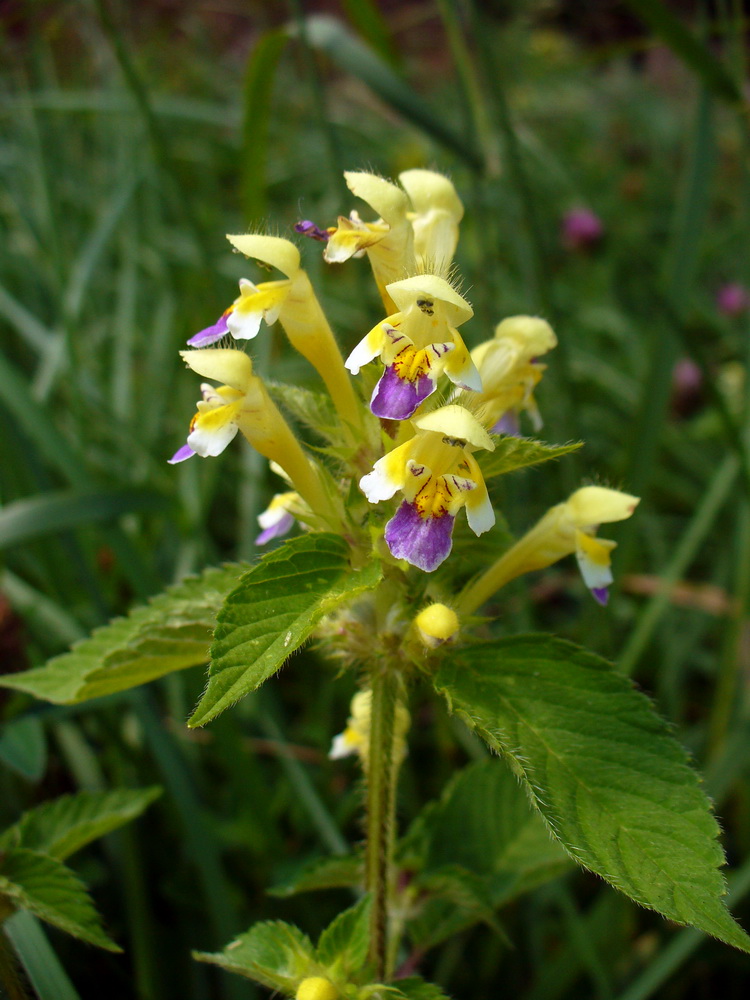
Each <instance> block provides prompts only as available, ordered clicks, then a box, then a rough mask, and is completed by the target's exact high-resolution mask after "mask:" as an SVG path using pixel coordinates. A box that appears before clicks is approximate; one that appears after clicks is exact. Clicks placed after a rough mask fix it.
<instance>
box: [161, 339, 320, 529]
mask: <svg viewBox="0 0 750 1000" xmlns="http://www.w3.org/2000/svg"><path fill="white" fill-rule="evenodd" d="M180 354H181V356H182V358H183V360H184V361H185V364H186V365H187V366H188V368H192V370H193V371H194V372H196V373H197V374H198V375H203V376H204V378H210V379H213V380H214V381H218V382H223V383H225V384H224V385H220V386H219V387H218V388H214V387H213V386H211V385H209V384H208V383H204V384H203V385H202V386H201V390H202V393H203V398H202V399H201V400H200V401H199V402H198V407H197V409H198V412H197V413H196V414H195V416H194V417H193V419H192V421H191V423H190V433H189V434H188V438H187V443H186V444H185V445H183V446H182V448H180V449H179V451H177V452H176V454H175V455H173V457H172V458H171V459H170V462H171V463H172V464H175V463H177V462H184V461H185V460H186V459H188V458H191V457H192V456H193V455H201V456H202V457H204V458H205V457H208V456H214V455H220V454H221V452H223V451H224V449H225V448H226V447H227V445H228V444H229V442H230V441H231V440H232V439H233V438H234V437H235V435H236V434H237V432H238V431H241V432H242V434H243V435H244V436H245V437H246V438H247V440H248V441H249V442H250V444H251V445H252V446H253V447H254V448H255V450H256V451H259V452H260V454H261V455H264V456H265V457H266V458H268V459H270V460H272V461H274V462H276V463H278V465H279V466H281V468H282V469H283V470H284V472H285V473H286V475H287V476H288V477H289V479H290V480H291V482H292V483H293V484H294V487H295V489H296V491H297V492H298V493H299V494H300V496H302V497H303V498H304V500H305V501H306V502H307V503H308V504H309V506H310V508H311V509H312V510H313V511H314V512H315V513H317V514H319V515H323V516H325V515H326V514H327V513H328V512H329V508H330V500H329V499H328V498H327V494H326V492H325V490H324V489H323V486H322V483H321V480H320V477H319V475H318V472H317V469H316V467H315V466H314V465H313V463H312V462H311V461H310V460H309V459H308V457H307V455H305V453H304V451H303V450H302V448H301V447H300V445H299V442H298V441H297V439H296V438H295V436H294V434H293V433H292V431H291V430H290V428H289V425H288V424H287V422H286V421H285V420H284V418H283V417H282V415H281V413H279V410H278V408H277V407H276V404H275V403H274V402H273V400H272V399H271V397H270V396H269V395H268V390H267V389H266V387H265V386H264V385H263V382H262V380H261V379H259V378H258V376H257V375H254V374H253V364H252V361H251V360H250V358H249V357H248V356H247V355H246V354H245V353H244V352H243V351H236V350H231V349H228V348H207V349H204V350H195V351H180Z"/></svg>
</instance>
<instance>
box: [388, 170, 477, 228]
mask: <svg viewBox="0 0 750 1000" xmlns="http://www.w3.org/2000/svg"><path fill="white" fill-rule="evenodd" d="M398 179H399V180H400V181H401V184H402V185H403V187H404V190H405V191H406V193H407V194H408V195H409V197H410V198H411V203H412V205H413V206H414V210H415V211H416V212H419V213H420V214H424V213H426V212H429V211H430V209H432V208H442V209H444V210H445V211H446V212H448V213H449V215H451V216H452V217H453V218H454V219H455V221H456V222H460V221H461V219H462V218H463V214H464V206H463V205H462V203H461V199H460V198H459V197H458V195H457V194H456V189H455V188H454V186H453V183H452V182H451V181H450V180H449V179H448V178H447V177H444V176H443V174H438V173H436V172H435V171H434V170H404V171H403V172H402V173H400V174H399V175H398Z"/></svg>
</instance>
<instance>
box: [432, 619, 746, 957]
mask: <svg viewBox="0 0 750 1000" xmlns="http://www.w3.org/2000/svg"><path fill="white" fill-rule="evenodd" d="M435 686H436V688H437V689H438V690H439V691H440V692H441V693H442V694H444V695H445V696H446V698H447V699H448V702H449V704H450V706H451V708H452V710H453V711H455V712H457V713H459V714H460V715H461V716H462V717H463V718H464V719H465V721H466V722H467V724H468V725H469V726H471V727H472V728H473V729H475V730H476V731H477V733H478V734H479V735H480V736H482V737H483V738H484V739H485V740H486V741H487V743H488V744H489V745H490V746H491V747H492V748H493V749H495V750H497V751H499V752H500V753H502V754H503V755H504V756H505V757H506V759H507V760H508V761H509V762H510V763H511V766H512V767H513V769H514V770H515V772H516V773H517V774H518V776H519V777H520V778H521V779H522V781H523V782H524V784H525V786H526V788H527V789H528V791H529V794H530V796H531V798H532V801H533V802H534V803H535V804H536V806H537V808H538V809H539V811H540V813H541V814H542V815H543V816H544V818H545V819H546V821H547V823H548V824H549V826H550V828H551V830H552V831H553V833H554V834H555V836H556V837H557V838H558V839H559V840H560V842H561V843H562V844H563V846H564V847H565V849H566V850H567V851H568V853H569V854H570V855H571V856H572V857H573V858H574V859H575V860H576V861H578V862H579V863H580V864H582V865H584V866H585V867H586V868H589V869H590V870H591V871H594V872H596V873H597V874H598V875H601V876H602V878H604V879H606V880H607V881H608V882H610V883H611V884H612V885H614V886H615V888H617V889H620V890H621V891H622V892H624V893H626V894H627V895H628V896H630V897H631V898H632V899H634V900H635V901H636V902H638V903H640V904H641V905H643V906H647V907H649V908H651V909H654V910H656V911H657V912H659V913H661V914H662V915H663V916H665V917H668V918H669V919H670V920H674V921H676V922H677V923H681V924H692V925H693V926H695V927H697V928H699V929H700V930H702V931H704V932H705V933H707V934H711V935H713V936H714V937H717V938H719V940H721V941H725V942H726V943H727V944H731V945H734V946H735V947H737V948H739V949H741V950H742V951H748V952H750V937H748V935H747V934H745V932H744V931H743V930H742V928H741V927H740V926H739V925H738V924H737V923H736V922H735V921H734V919H733V918H732V916H731V915H730V913H729V911H728V910H727V908H726V906H725V904H724V902H723V899H722V897H723V895H724V893H725V891H726V889H725V884H724V879H723V877H722V875H721V873H720V871H719V868H720V866H721V865H722V864H723V863H724V855H723V851H722V849H721V847H720V845H719V843H718V842H717V837H718V834H719V827H718V824H717V823H716V820H715V818H714V816H713V814H712V812H711V806H710V803H709V801H708V799H707V798H706V796H705V795H704V794H703V792H702V790H701V788H700V785H699V779H698V775H697V774H696V773H695V772H694V771H693V770H692V768H691V767H690V766H689V764H688V761H687V755H686V753H685V751H684V750H683V748H682V747H681V746H680V745H679V744H678V743H677V742H676V741H675V740H674V738H673V737H672V735H671V733H670V731H669V729H668V727H667V724H666V723H665V722H664V721H663V720H662V719H661V718H660V717H659V716H658V715H657V714H656V712H655V711H654V710H653V707H652V706H651V703H650V702H649V700H648V699H647V698H646V697H645V696H644V695H642V694H640V693H639V692H638V691H637V690H636V689H635V688H634V686H633V685H632V683H631V682H630V681H629V680H628V679H627V678H625V677H623V676H622V675H621V674H619V673H617V672H616V671H615V670H614V669H613V668H612V666H611V665H610V664H609V663H607V662H606V661H605V660H602V659H601V658H600V657H598V656H595V655H594V654H593V653H589V652H587V651H586V650H583V649H580V648H579V647H577V646H575V645H573V644H572V643H569V642H565V641H563V640H560V639H553V638H549V637H547V636H536V635H529V636H518V637H515V638H511V639H504V640H499V641H496V642H490V643H486V644H483V645H478V646H473V647H465V648H464V649H463V650H460V651H459V652H458V653H457V654H456V655H455V656H454V657H453V658H452V660H450V661H447V660H446V661H444V662H443V664H442V665H441V667H440V669H439V671H438V674H437V676H436V680H435Z"/></svg>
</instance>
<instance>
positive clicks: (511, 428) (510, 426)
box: [492, 410, 521, 437]
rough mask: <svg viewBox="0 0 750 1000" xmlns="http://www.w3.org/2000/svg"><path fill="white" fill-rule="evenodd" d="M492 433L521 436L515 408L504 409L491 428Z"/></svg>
mask: <svg viewBox="0 0 750 1000" xmlns="http://www.w3.org/2000/svg"><path fill="white" fill-rule="evenodd" d="M492 433H493V434H507V435H508V437H520V436H521V424H520V422H519V420H518V414H517V413H516V411H515V410H506V411H505V413H504V414H503V415H502V417H500V419H499V420H498V421H497V423H496V424H495V426H494V427H493V428H492Z"/></svg>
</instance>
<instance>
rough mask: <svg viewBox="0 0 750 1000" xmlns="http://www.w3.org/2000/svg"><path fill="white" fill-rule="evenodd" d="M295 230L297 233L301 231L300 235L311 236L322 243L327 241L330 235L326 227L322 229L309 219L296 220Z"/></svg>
mask: <svg viewBox="0 0 750 1000" xmlns="http://www.w3.org/2000/svg"><path fill="white" fill-rule="evenodd" d="M294 231H295V233H299V234H300V236H309V237H310V239H311V240H319V241H320V242H321V243H327V242H328V238H329V236H330V233H328V232H327V231H326V230H325V229H320V228H319V227H318V226H316V225H315V223H314V222H311V221H310V220H309V219H303V220H302V221H301V222H296V223H295V224H294Z"/></svg>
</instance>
